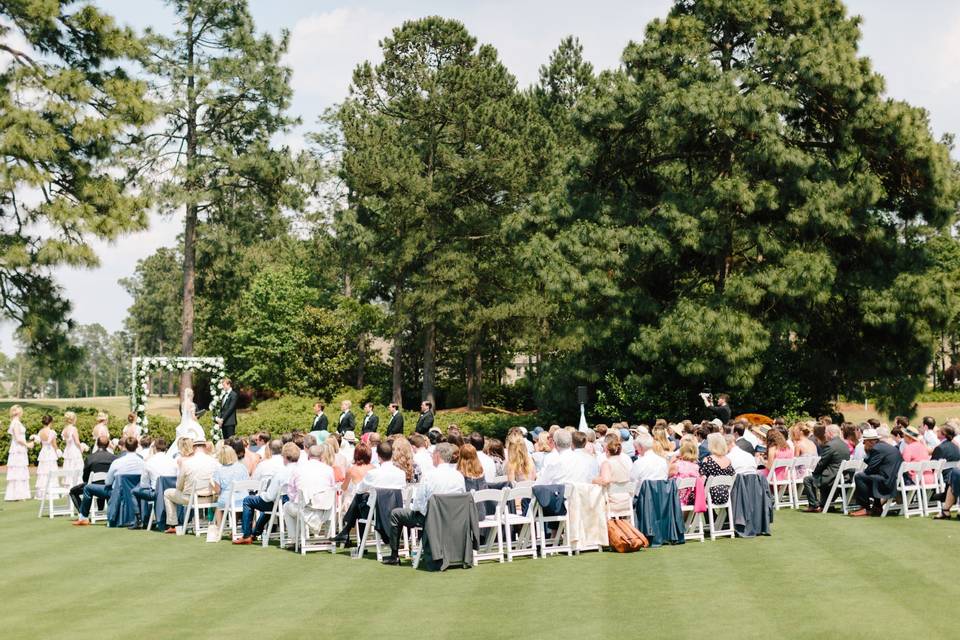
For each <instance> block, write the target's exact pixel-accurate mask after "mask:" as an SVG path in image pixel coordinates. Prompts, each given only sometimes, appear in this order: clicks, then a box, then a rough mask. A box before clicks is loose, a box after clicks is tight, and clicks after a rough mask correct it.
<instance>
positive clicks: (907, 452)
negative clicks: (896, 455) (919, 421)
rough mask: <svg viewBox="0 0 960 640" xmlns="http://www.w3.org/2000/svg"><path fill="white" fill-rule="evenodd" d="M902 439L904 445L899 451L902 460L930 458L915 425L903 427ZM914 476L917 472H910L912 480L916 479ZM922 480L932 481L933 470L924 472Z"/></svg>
mask: <svg viewBox="0 0 960 640" xmlns="http://www.w3.org/2000/svg"><path fill="white" fill-rule="evenodd" d="M903 439H904V440H905V441H906V445H905V446H904V447H903V451H901V455H903V461H904V462H925V461H927V460H929V459H930V452H929V451H928V450H927V445H926V444H924V442H923V438H922V436H921V435H920V432H919V431H918V430H917V428H916V427H907V428H906V429H904V430H903ZM916 476H917V474H916V473H915V472H913V471H911V472H910V477H911V478H912V479H913V481H914V482H916V481H917V477H916ZM924 480H926V481H927V482H928V483H932V482H933V471H926V472H924Z"/></svg>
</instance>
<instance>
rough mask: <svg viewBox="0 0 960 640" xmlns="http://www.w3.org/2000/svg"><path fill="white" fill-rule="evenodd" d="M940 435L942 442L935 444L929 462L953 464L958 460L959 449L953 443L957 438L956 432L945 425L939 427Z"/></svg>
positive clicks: (959, 457)
mask: <svg viewBox="0 0 960 640" xmlns="http://www.w3.org/2000/svg"><path fill="white" fill-rule="evenodd" d="M940 435H942V436H943V438H944V440H943V442H940V443H939V444H937V446H936V447H935V448H934V449H933V454H932V455H931V456H930V459H931V460H943V461H944V462H955V461H958V460H960V447H958V446H957V445H956V443H955V442H954V441H953V439H954V438H956V437H957V431H956V429H954V428H953V426H951V425H949V424H945V425H943V426H942V427H940Z"/></svg>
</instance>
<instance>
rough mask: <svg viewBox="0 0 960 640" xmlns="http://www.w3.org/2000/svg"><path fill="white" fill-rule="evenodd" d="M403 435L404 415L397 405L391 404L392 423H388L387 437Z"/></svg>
mask: <svg viewBox="0 0 960 640" xmlns="http://www.w3.org/2000/svg"><path fill="white" fill-rule="evenodd" d="M398 433H403V413H402V412H401V411H400V406H399V405H397V404H396V403H391V404H390V422H388V423H387V435H388V436H393V435H396V434H398Z"/></svg>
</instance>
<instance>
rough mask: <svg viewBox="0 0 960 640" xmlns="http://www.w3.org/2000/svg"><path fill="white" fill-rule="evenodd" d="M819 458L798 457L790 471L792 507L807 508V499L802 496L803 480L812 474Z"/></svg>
mask: <svg viewBox="0 0 960 640" xmlns="http://www.w3.org/2000/svg"><path fill="white" fill-rule="evenodd" d="M819 461H820V456H798V457H797V458H796V459H795V460H794V463H793V468H792V469H791V470H790V481H791V482H792V483H793V507H794V509H799V508H800V507H805V506H807V497H806V496H805V495H804V494H803V479H804V478H806V477H807V476H809V475H810V474H812V473H813V470H814V469H816V467H817V463H818V462H819Z"/></svg>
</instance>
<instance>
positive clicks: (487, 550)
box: [473, 489, 506, 566]
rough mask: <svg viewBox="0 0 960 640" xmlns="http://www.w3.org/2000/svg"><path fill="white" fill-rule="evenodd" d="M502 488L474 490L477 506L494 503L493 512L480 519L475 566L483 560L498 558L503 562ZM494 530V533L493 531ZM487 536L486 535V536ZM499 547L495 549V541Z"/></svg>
mask: <svg viewBox="0 0 960 640" xmlns="http://www.w3.org/2000/svg"><path fill="white" fill-rule="evenodd" d="M504 493H506V492H505V491H503V490H501V489H483V490H481V491H474V492H473V501H474V502H475V503H476V504H477V508H478V509H479V508H480V506H481V505H482V504H484V503H486V504H487V505H493V513H492V514H487V515H486V516H485V517H483V518H481V519H480V523H479V524H480V541H481V543H480V548H479V549H478V550H477V551H476V552H475V553H474V554H473V566H477V565H478V564H480V562H481V561H482V560H497V561H499V562H503V533H502V530H503V506H504V502H503V495H504ZM491 532H492V533H491ZM485 536H486V537H485ZM494 542H496V544H497V549H496V551H494V549H493V543H494Z"/></svg>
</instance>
